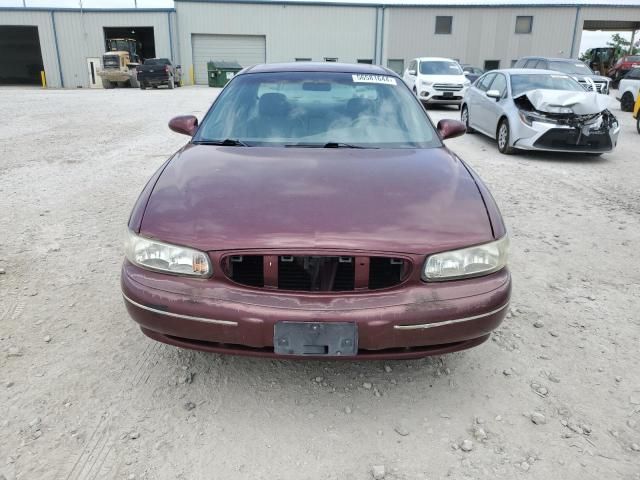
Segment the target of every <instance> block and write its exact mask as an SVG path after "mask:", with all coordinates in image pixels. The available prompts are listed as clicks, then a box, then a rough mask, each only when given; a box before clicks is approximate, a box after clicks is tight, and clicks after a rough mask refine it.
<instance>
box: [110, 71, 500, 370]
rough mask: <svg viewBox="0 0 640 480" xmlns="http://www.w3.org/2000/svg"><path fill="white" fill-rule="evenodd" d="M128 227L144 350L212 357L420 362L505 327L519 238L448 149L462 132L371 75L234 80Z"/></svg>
mask: <svg viewBox="0 0 640 480" xmlns="http://www.w3.org/2000/svg"><path fill="white" fill-rule="evenodd" d="M169 126H170V128H171V129H172V130H174V131H176V132H180V133H184V134H186V135H189V136H191V137H192V138H191V140H190V141H189V143H188V144H187V145H186V146H185V147H183V148H182V149H181V150H180V151H178V152H177V153H176V154H175V155H173V156H172V157H171V158H170V159H169V160H168V161H167V162H165V164H164V165H163V166H162V167H161V168H160V169H159V170H158V171H157V172H156V173H155V174H154V175H153V177H152V178H151V180H150V181H149V182H148V183H147V185H146V187H145V188H144V189H143V191H142V194H141V195H140V197H139V199H138V201H137V203H136V205H135V207H134V208H133V212H132V214H131V217H130V219H129V224H128V233H127V248H126V259H125V261H124V265H123V268H122V276H121V283H122V292H123V295H124V301H125V305H126V307H127V310H128V311H129V314H130V315H131V317H132V318H133V319H134V320H135V321H136V322H138V323H139V324H140V326H141V328H142V331H143V332H144V333H145V334H146V335H148V336H149V337H151V338H153V339H155V340H158V341H161V342H165V343H168V344H172V345H177V346H180V347H186V348H193V349H198V350H205V351H210V352H221V353H233V354H244V355H257V356H271V357H278V356H283V357H293V358H300V357H303V358H327V357H330V358H355V359H374V358H419V357H424V356H427V355H432V354H443V353H447V352H453V351H456V350H462V349H465V348H469V347H473V346H475V345H478V344H481V343H482V342H484V341H485V340H486V339H487V338H488V337H489V335H490V333H491V331H492V330H494V329H495V328H496V327H497V326H498V325H499V324H500V323H501V321H502V320H503V318H504V316H505V314H506V309H507V306H508V304H509V298H510V292H511V278H510V274H509V271H508V269H507V267H506V259H507V247H508V238H507V232H506V229H505V226H504V223H503V220H502V218H501V216H500V212H499V211H498V207H497V206H496V204H495V202H494V200H493V198H492V196H491V195H490V193H489V191H488V190H487V188H486V187H485V186H484V184H483V183H482V181H481V180H480V179H479V178H478V176H477V174H476V173H475V172H474V171H473V170H472V169H471V168H470V167H469V166H468V165H467V164H466V163H464V162H463V161H462V160H461V159H460V158H459V157H457V156H456V154H455V153H453V152H452V151H451V150H449V149H448V148H447V147H446V146H445V145H444V144H443V140H444V139H446V138H451V137H455V136H458V135H461V134H463V133H464V131H465V127H464V125H463V124H461V123H460V122H458V121H455V120H441V121H440V122H439V123H438V127H437V128H436V127H434V126H433V124H432V123H431V121H430V119H429V117H428V116H427V114H426V112H425V110H424V109H423V107H422V106H421V105H420V103H419V102H418V100H417V99H416V98H415V97H414V96H413V95H412V93H411V91H410V90H409V89H408V87H407V86H406V85H405V84H404V82H403V81H402V80H401V79H400V78H399V77H398V76H397V75H396V74H395V73H393V72H391V71H390V70H387V69H385V68H382V67H377V66H371V65H341V64H335V63H322V64H314V63H295V64H281V65H262V66H256V67H252V68H249V69H245V70H243V71H242V72H240V73H239V74H238V75H236V76H235V77H234V78H233V80H232V81H231V82H230V83H229V84H228V85H227V86H226V87H225V88H224V89H223V91H222V92H221V93H220V95H219V96H218V98H217V99H216V101H215V102H214V104H213V105H212V107H211V108H210V110H209V112H208V113H207V114H206V116H205V117H204V120H203V121H202V123H201V124H200V125H198V120H197V119H196V117H193V116H183V117H176V118H174V119H172V120H171V122H170V123H169Z"/></svg>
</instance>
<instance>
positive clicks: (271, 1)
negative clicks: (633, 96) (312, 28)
mask: <svg viewBox="0 0 640 480" xmlns="http://www.w3.org/2000/svg"><path fill="white" fill-rule="evenodd" d="M173 1H174V4H179V3H219V4H225V3H228V4H235V3H239V4H260V5H302V6H304V5H309V6H320V5H322V6H335V7H378V8H418V7H422V8H640V0H628V1H629V3H627V4H624V3H619V4H611V3H607V2H606V1H604V0H600V1H597V2H594V3H590V2H588V1H584V2H581V1H574V2H572V1H570V0H569V1H567V0H564V1H563V0H561V1H559V2H557V3H537V2H526V1H519V2H514V3H507V2H504V3H491V2H484V3H466V2H465V1H464V0H458V1H457V2H456V1H453V2H446V1H444V0H435V1H434V3H412V2H411V0H407V1H406V3H396V2H394V1H393V0H390V1H385V0H381V1H377V2H376V1H368V0H362V1H349V0H345V1H340V0H173ZM467 1H468V0H467ZM631 2H633V3H631Z"/></svg>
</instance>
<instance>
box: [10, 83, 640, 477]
mask: <svg viewBox="0 0 640 480" xmlns="http://www.w3.org/2000/svg"><path fill="white" fill-rule="evenodd" d="M216 93H217V92H216V90H214V89H208V88H183V89H177V90H173V91H168V90H152V91H145V92H141V91H139V90H109V91H103V90H96V91H86V90H84V91H80V90H77V91H76V90H65V91H62V90H59V91H46V92H43V91H39V90H35V89H2V90H0V105H2V114H3V122H2V128H0V154H1V160H0V268H1V269H3V270H2V271H3V272H4V273H2V274H0V479H1V480H5V479H6V480H12V479H15V478H17V479H54V478H55V479H63V480H79V479H93V478H98V479H100V478H106V479H111V478H114V479H173V478H179V479H185V480H188V479H212V478H216V479H225V480H227V479H249V478H250V479H296V480H300V479H336V480H338V479H340V480H343V479H368V478H371V476H372V468H373V467H374V466H378V467H381V466H384V469H385V474H386V478H387V479H416V480H426V479H431V480H433V479H441V478H452V479H466V478H473V479H480V478H487V479H489V478H491V479H493V478H503V479H514V478H532V479H533V478H536V479H537V478H540V479H557V478H562V479H565V480H568V479H580V480H586V479H598V480H600V479H603V478H611V479H614V478H615V479H640V452H639V451H638V450H640V447H639V445H640V369H639V368H638V361H639V360H640V352H639V345H640V343H639V340H640V317H639V316H638V310H639V308H638V307H639V304H640V301H639V300H638V299H639V298H640V268H638V258H639V256H638V253H637V252H638V251H639V250H640V175H639V172H640V170H639V165H638V162H639V161H640V135H638V134H637V133H636V132H635V126H634V124H633V120H632V118H631V115H630V114H627V113H625V114H623V113H621V112H620V111H619V110H617V109H616V114H617V115H618V116H619V119H620V120H621V123H622V125H623V131H622V133H621V140H620V144H619V147H618V149H617V151H616V152H615V153H613V154H610V155H605V156H603V157H602V158H587V157H583V156H560V155H541V154H535V155H532V154H526V155H519V156H513V157H508V156H503V155H500V154H499V153H498V152H497V148H496V146H495V143H493V142H492V141H490V140H488V139H486V138H484V137H481V136H479V135H466V136H464V137H461V138H459V139H455V140H451V141H449V142H448V144H449V146H450V147H451V148H453V149H454V150H455V151H456V152H458V153H459V154H460V155H461V156H462V157H463V158H465V159H466V160H467V161H468V162H469V163H470V164H471V165H472V166H473V167H474V168H476V169H477V170H478V171H479V173H480V174H481V176H482V177H483V178H484V179H485V181H486V182H487V184H488V185H489V186H490V188H491V189H492V191H493V193H494V195H495V197H496V199H497V201H498V203H499V205H500V206H501V208H502V211H503V214H504V216H505V218H506V221H507V223H508V226H509V230H510V232H511V238H512V260H511V268H512V272H513V280H514V291H513V300H512V307H511V311H510V313H509V318H508V319H507V320H506V321H505V323H504V324H503V325H502V327H501V328H500V329H499V330H498V331H496V332H495V334H494V335H493V336H492V339H491V340H490V341H488V342H487V343H485V344H484V345H482V346H480V347H478V348H475V349H473V350H470V351H467V352H464V353H460V354H454V355H448V356H444V357H435V358H430V359H426V360H421V361H402V362H384V363H383V362H371V363H351V362H340V363H338V362H298V361H269V360H267V361H265V360H257V359H247V358H239V357H223V356H217V355H210V354H203V353H197V352H190V351H183V350H179V349H176V348H172V347H168V346H164V345H161V344H158V343H154V342H152V341H151V340H148V339H147V338H146V337H144V336H143V335H142V334H141V333H140V331H139V330H138V329H137V327H136V326H135V324H134V323H133V322H132V321H130V320H129V318H128V316H127V314H126V312H125V309H124V305H123V301H122V298H121V296H120V287H119V268H120V263H121V258H122V248H121V243H122V238H123V232H124V228H125V224H126V221H127V218H128V215H129V211H130V208H131V206H132V205H133V202H134V201H135V199H136V196H137V195H138V193H139V191H140V190H141V188H142V186H143V185H144V184H145V182H146V180H147V178H148V177H149V176H150V175H151V174H152V173H153V172H154V170H155V169H156V168H157V167H158V166H159V165H160V164H161V163H162V162H163V161H164V159H165V158H166V157H167V156H168V155H170V154H171V153H172V152H173V151H174V150H176V149H177V148H178V147H179V146H180V145H181V144H182V143H184V142H185V141H186V137H184V136H180V135H177V134H175V133H172V132H170V131H169V130H168V128H167V127H166V123H167V120H168V119H169V118H170V117H171V116H173V115H175V114H185V113H187V114H188V113H194V114H196V115H199V116H202V114H203V113H204V112H205V111H206V109H207V108H208V105H209V104H210V103H211V101H212V99H213V98H214V97H215V95H216ZM431 114H432V116H433V117H434V118H435V119H436V120H437V119H440V118H444V117H448V116H451V117H457V115H458V112H457V111H454V110H452V109H451V110H446V109H441V110H436V111H433V112H431ZM532 414H534V415H532ZM534 420H535V422H534ZM536 422H537V423H536ZM465 440H468V441H467V442H465ZM462 447H464V448H462ZM466 450H468V451H466ZM376 470H377V473H380V472H379V470H380V469H379V468H378V469H376Z"/></svg>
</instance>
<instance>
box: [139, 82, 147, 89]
mask: <svg viewBox="0 0 640 480" xmlns="http://www.w3.org/2000/svg"><path fill="white" fill-rule="evenodd" d="M146 89H147V86H146V85H145V84H144V82H140V90H146Z"/></svg>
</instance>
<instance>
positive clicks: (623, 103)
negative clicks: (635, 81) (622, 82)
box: [620, 92, 635, 112]
mask: <svg viewBox="0 0 640 480" xmlns="http://www.w3.org/2000/svg"><path fill="white" fill-rule="evenodd" d="M634 103H635V102H634V100H633V94H632V93H631V92H625V94H624V95H622V98H621V99H620V110H622V111H623V112H631V111H633V104H634Z"/></svg>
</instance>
